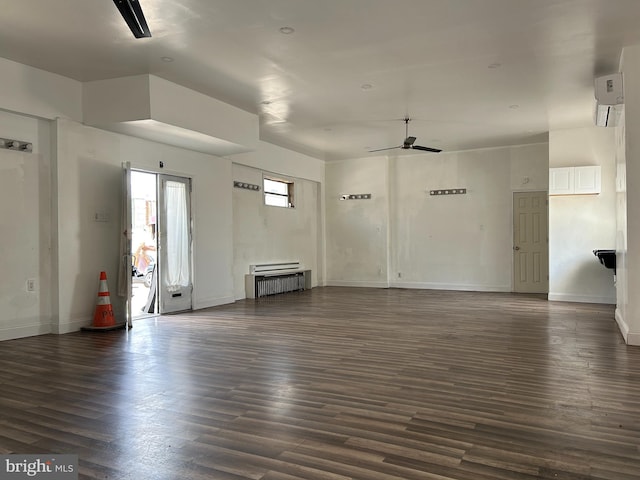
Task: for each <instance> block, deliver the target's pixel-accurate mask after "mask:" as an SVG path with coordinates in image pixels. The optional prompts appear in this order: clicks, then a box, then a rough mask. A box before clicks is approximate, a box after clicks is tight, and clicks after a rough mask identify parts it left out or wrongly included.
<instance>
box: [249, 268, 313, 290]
mask: <svg viewBox="0 0 640 480" xmlns="http://www.w3.org/2000/svg"><path fill="white" fill-rule="evenodd" d="M249 272H250V273H249V275H245V293H246V296H247V298H259V297H266V296H268V295H277V294H279V293H287V292H297V291H300V290H306V289H309V288H311V270H303V269H301V268H300V264H299V263H298V262H286V263H269V264H258V265H251V266H250V267H249Z"/></svg>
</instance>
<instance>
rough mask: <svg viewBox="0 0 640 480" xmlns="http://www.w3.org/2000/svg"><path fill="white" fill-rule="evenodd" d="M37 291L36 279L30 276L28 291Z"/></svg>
mask: <svg viewBox="0 0 640 480" xmlns="http://www.w3.org/2000/svg"><path fill="white" fill-rule="evenodd" d="M35 291H36V281H35V279H34V278H30V279H28V280H27V292H35Z"/></svg>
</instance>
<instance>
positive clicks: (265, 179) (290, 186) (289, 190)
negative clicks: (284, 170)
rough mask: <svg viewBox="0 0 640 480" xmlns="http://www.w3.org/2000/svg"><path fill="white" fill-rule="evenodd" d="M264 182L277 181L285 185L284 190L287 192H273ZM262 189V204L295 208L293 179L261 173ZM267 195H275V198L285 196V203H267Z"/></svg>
mask: <svg viewBox="0 0 640 480" xmlns="http://www.w3.org/2000/svg"><path fill="white" fill-rule="evenodd" d="M266 182H275V183H279V184H282V185H285V186H286V190H287V193H279V192H274V191H272V190H270V189H268V188H267V184H266ZM262 191H263V199H264V204H265V205H266V206H267V207H277V208H295V204H294V202H293V200H294V196H293V193H294V182H293V180H286V179H283V178H279V177H272V176H270V175H263V176H262ZM269 196H272V198H273V197H275V198H286V203H287V204H286V205H276V204H274V203H268V202H267V198H269Z"/></svg>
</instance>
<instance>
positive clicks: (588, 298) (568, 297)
mask: <svg viewBox="0 0 640 480" xmlns="http://www.w3.org/2000/svg"><path fill="white" fill-rule="evenodd" d="M547 299H548V300H549V301H550V302H573V303H602V304H607V305H615V304H616V298H615V297H598V296H596V295H574V294H569V293H551V292H549V295H548V297H547Z"/></svg>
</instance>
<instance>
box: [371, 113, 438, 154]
mask: <svg viewBox="0 0 640 480" xmlns="http://www.w3.org/2000/svg"><path fill="white" fill-rule="evenodd" d="M403 120H404V129H405V135H406V137H405V139H404V143H403V144H402V145H398V146H397V147H388V148H378V149H377V150H369V153H372V152H382V151H383V150H395V149H396V148H401V149H403V150H422V151H423V152H434V153H440V152H441V151H442V150H440V149H439V148H431V147H422V146H420V145H414V142H415V141H416V137H410V136H409V122H410V121H411V119H410V118H409V117H404V118H403Z"/></svg>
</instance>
